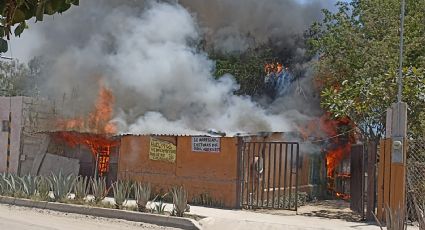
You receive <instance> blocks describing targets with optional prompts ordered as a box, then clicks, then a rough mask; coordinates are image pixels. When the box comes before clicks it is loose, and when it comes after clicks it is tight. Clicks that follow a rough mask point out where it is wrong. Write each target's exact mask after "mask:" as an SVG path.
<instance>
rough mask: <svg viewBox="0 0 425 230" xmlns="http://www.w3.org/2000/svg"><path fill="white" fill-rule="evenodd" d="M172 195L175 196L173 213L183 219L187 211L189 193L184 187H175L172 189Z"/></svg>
mask: <svg viewBox="0 0 425 230" xmlns="http://www.w3.org/2000/svg"><path fill="white" fill-rule="evenodd" d="M171 194H172V195H173V206H174V208H173V213H174V214H175V215H176V216H179V217H182V216H183V214H184V212H185V211H186V209H187V197H188V195H187V191H186V190H185V189H184V188H183V186H180V187H174V188H172V189H171Z"/></svg>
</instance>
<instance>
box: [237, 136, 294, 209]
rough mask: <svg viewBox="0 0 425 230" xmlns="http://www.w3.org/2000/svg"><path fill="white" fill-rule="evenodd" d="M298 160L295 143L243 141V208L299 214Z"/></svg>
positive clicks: (241, 161)
mask: <svg viewBox="0 0 425 230" xmlns="http://www.w3.org/2000/svg"><path fill="white" fill-rule="evenodd" d="M299 161H300V159H299V144H298V143H296V142H242V146H241V148H240V166H241V167H240V170H239V172H240V178H241V185H240V196H239V197H240V201H241V207H242V208H247V209H255V208H269V209H287V210H294V211H296V210H297V206H298V199H297V198H298V169H299V167H300V162H299Z"/></svg>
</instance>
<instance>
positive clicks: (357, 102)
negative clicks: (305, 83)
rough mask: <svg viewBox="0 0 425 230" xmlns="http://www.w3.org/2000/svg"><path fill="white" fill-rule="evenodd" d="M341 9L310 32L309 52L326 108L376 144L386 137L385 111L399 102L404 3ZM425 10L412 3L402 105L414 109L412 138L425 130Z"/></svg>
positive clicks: (365, 2)
mask: <svg viewBox="0 0 425 230" xmlns="http://www.w3.org/2000/svg"><path fill="white" fill-rule="evenodd" d="M337 8H338V10H337V11H336V12H335V13H333V12H330V11H328V10H323V14H324V19H323V21H321V22H316V23H314V24H313V25H312V26H311V28H310V30H309V31H308V36H309V39H308V45H309V48H310V52H311V53H314V54H317V55H318V61H317V64H316V70H317V72H316V73H317V76H316V79H317V81H318V82H319V83H320V90H321V99H322V102H321V103H322V106H323V107H324V108H325V109H326V110H328V111H330V112H331V113H332V114H333V115H334V117H337V118H338V117H349V118H350V119H351V120H352V121H353V122H355V123H356V125H357V127H358V128H359V129H360V130H361V132H362V133H363V134H364V135H365V137H367V138H370V139H374V140H377V139H379V138H380V137H382V136H383V135H384V133H385V112H386V109H387V108H388V107H389V106H390V105H391V104H392V103H393V102H395V101H396V97H397V80H396V78H397V70H398V54H399V27H400V25H399V23H400V22H399V18H400V2H399V0H386V1H376V0H353V1H351V2H350V3H346V2H338V3H337ZM424 8H425V2H424V1H416V0H408V1H407V9H406V19H405V46H404V47H405V52H404V66H403V74H404V78H403V82H404V89H403V101H405V102H407V103H408V106H409V109H408V131H409V135H410V136H422V135H423V134H424V130H425V129H424V127H425V125H424V124H425V121H424V120H423V118H424V116H425V114H424V112H425V111H424V108H425V78H424V67H425V46H423V44H425V27H424V23H423V22H424V21H425V14H423V9H424Z"/></svg>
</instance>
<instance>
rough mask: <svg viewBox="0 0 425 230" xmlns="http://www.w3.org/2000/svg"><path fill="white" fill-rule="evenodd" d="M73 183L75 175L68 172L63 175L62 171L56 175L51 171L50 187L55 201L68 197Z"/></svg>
mask: <svg viewBox="0 0 425 230" xmlns="http://www.w3.org/2000/svg"><path fill="white" fill-rule="evenodd" d="M74 183H75V176H74V175H72V174H70V175H68V176H65V175H63V174H62V172H59V174H58V175H55V174H53V173H52V176H51V179H50V188H51V189H52V191H53V197H54V198H53V199H54V200H55V201H63V200H65V199H67V198H68V196H69V194H70V193H71V191H72V188H73V187H74Z"/></svg>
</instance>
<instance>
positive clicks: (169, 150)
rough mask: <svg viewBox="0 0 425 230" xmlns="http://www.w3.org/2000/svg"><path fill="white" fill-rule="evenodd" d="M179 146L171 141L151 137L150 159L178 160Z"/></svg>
mask: <svg viewBox="0 0 425 230" xmlns="http://www.w3.org/2000/svg"><path fill="white" fill-rule="evenodd" d="M176 152H177V147H176V146H175V145H173V144H172V143H170V142H167V141H160V140H156V139H154V138H151V139H150V148H149V159H151V160H154V161H167V162H176Z"/></svg>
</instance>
